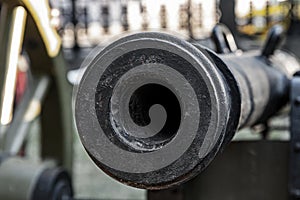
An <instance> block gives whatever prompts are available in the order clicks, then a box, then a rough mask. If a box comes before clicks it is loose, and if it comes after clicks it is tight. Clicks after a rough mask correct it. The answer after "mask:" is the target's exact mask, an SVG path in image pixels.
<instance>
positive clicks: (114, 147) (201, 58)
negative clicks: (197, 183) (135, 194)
mask: <svg viewBox="0 0 300 200" xmlns="http://www.w3.org/2000/svg"><path fill="white" fill-rule="evenodd" d="M208 57H209V56H208V54H207V53H206V51H204V50H202V51H200V50H198V49H197V48H195V47H194V46H192V45H191V44H189V43H186V42H184V41H182V40H179V39H177V38H174V37H172V36H169V35H165V34H157V33H143V34H137V35H133V36H129V37H127V38H124V39H121V40H119V41H117V42H115V43H113V44H112V45H110V46H108V47H107V48H105V50H103V51H102V52H101V53H100V54H99V55H98V56H97V57H96V58H95V59H94V60H93V61H92V62H91V64H90V65H89V68H88V69H87V71H86V73H85V75H84V77H83V79H82V81H81V83H80V86H79V88H78V94H77V99H76V103H75V115H76V122H77V128H78V130H79V132H80V133H83V134H80V137H81V140H82V142H83V144H84V146H85V148H86V150H87V152H88V153H89V155H90V156H91V158H92V159H93V160H94V161H95V163H96V164H97V165H98V166H99V167H100V168H102V169H103V170H104V171H106V172H107V173H108V174H110V175H111V176H113V177H114V178H116V179H118V180H119V181H121V182H124V183H127V184H129V185H133V186H135V187H140V188H151V189H158V188H163V187H167V186H170V185H173V184H177V183H179V182H182V181H185V180H187V179H188V178H191V177H193V176H194V175H196V174H198V172H199V171H201V170H203V169H204V167H205V166H206V165H207V164H208V163H209V162H210V161H211V160H212V158H213V157H214V156H215V154H216V153H217V151H218V150H219V148H220V146H221V144H222V141H223V139H224V135H225V132H226V127H227V126H226V125H227V124H228V123H232V121H231V119H230V121H229V116H230V115H232V116H234V114H233V113H231V110H232V109H231V104H232V103H231V98H230V96H231V95H230V94H231V92H233V91H237V86H236V85H237V84H234V87H235V89H234V90H230V89H229V86H228V85H227V84H226V81H225V78H224V76H222V75H221V73H220V72H219V70H218V69H217V67H216V66H215V65H214V64H213V63H212V62H211V60H210V59H208ZM143 70H146V73H145V72H143ZM123 76H128V78H126V79H122V77H123ZM128 80H131V81H129V82H128ZM232 80H234V79H232ZM151 84H155V85H156V86H163V87H164V88H166V89H167V91H169V92H171V93H173V94H174V95H175V97H177V98H175V100H176V101H178V102H179V105H180V108H179V109H180V116H179V118H180V121H179V122H178V123H179V124H180V125H179V126H178V124H175V127H174V126H173V125H172V124H170V123H172V122H169V123H168V119H166V124H165V126H164V127H163V128H162V129H161V130H162V131H163V130H164V129H165V130H166V131H164V132H160V131H159V132H158V133H155V132H153V129H150V131H148V133H149V134H148V136H149V137H147V135H137V134H132V133H131V132H127V130H126V129H124V126H122V124H124V123H123V122H124V121H123V119H122V116H124V115H122V113H124V110H125V111H126V112H125V114H126V113H128V112H130V111H128V110H126V109H127V108H128V107H133V108H134V107H137V108H138V109H137V110H139V109H140V110H142V111H144V110H145V109H146V110H147V109H149V107H151V106H153V105H156V104H161V105H162V106H164V108H165V112H166V113H167V116H168V114H173V113H172V110H169V109H168V107H167V106H166V104H165V102H164V100H163V97H166V98H167V99H166V100H167V101H170V103H171V104H172V103H174V102H175V104H176V101H174V99H173V98H169V97H167V96H164V95H165V92H159V91H157V90H153V89H150V90H147V91H145V92H144V93H148V92H149V93H150V96H147V95H146V96H143V95H137V96H140V98H135V100H134V101H133V102H139V101H140V100H143V99H146V100H147V99H149V98H150V99H151V98H152V99H154V100H153V101H152V100H151V101H146V100H144V102H145V103H144V104H143V103H141V104H139V103H132V102H130V99H131V97H132V96H134V91H135V90H138V89H139V88H142V87H143V86H145V85H146V86H147V85H148V86H149V85H150V86H151ZM124 85H125V86H126V85H128V87H129V88H127V89H126V87H125V88H122V86H124ZM119 88H121V89H119ZM114 91H123V96H122V95H121V96H119V98H120V99H124V101H125V102H128V105H127V106H125V107H123V106H120V107H118V104H123V103H124V102H123V101H122V102H117V103H116V102H115V101H111V100H112V99H118V98H115V96H116V95H117V96H118V95H119V94H118V93H117V92H116V93H115V92H114ZM157 92H158V94H159V95H162V98H159V95H157V94H156V93H157ZM124 96H125V97H124ZM235 96H238V93H237V95H235ZM132 104H133V106H129V105H132ZM149 104H150V105H149ZM125 105H126V104H125ZM126 107H127V108H126ZM144 107H145V108H144ZM129 110H130V108H129ZM132 110H135V109H132ZM150 110H151V108H150ZM219 111H221V112H219ZM236 111H237V113H239V107H237V108H236ZM168 112H169V113H168ZM170 112H171V113H170ZM116 113H117V114H116ZM120 113H121V114H120ZM224 113H225V114H224ZM131 114H132V113H131ZM137 115H138V114H137ZM175 115H176V114H175ZM120 116H121V117H120ZM131 116H132V115H131ZM133 116H135V114H134V113H133ZM171 116H172V115H171ZM237 116H238V115H237ZM148 117H149V116H148ZM168 117H169V116H168ZM130 118H132V117H130ZM139 118H142V120H141V119H139ZM139 118H138V117H137V118H133V119H132V121H136V122H139V120H140V122H142V123H145V122H146V123H145V124H146V127H145V126H142V125H141V127H137V128H138V130H137V131H136V129H131V130H133V131H132V132H139V130H143V129H144V128H147V119H146V118H147V116H144V115H142V116H139ZM144 118H145V119H144ZM236 121H237V120H233V122H236ZM127 122H128V121H127ZM128 123H131V124H133V125H132V126H133V127H134V123H135V122H130V121H129V122H128ZM148 123H149V122H148ZM148 125H149V126H150V125H151V123H150V124H148ZM168 126H171V128H168ZM176 126H178V127H176ZM230 126H234V125H231V124H230ZM129 128H132V127H131V126H130V127H129ZM144 130H145V129H144ZM151 130H152V132H151ZM140 132H142V131H140ZM146 132H147V131H146ZM159 135H164V136H161V137H160V136H159ZM166 135H167V136H166ZM152 139H154V140H152ZM131 143H132V145H131Z"/></svg>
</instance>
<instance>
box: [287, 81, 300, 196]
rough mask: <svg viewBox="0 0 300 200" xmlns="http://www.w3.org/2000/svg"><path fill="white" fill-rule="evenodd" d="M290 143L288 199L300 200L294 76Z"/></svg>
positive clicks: (298, 95)
mask: <svg viewBox="0 0 300 200" xmlns="http://www.w3.org/2000/svg"><path fill="white" fill-rule="evenodd" d="M290 101H291V114H290V120H291V127H290V132H291V141H290V161H289V164H290V165H289V193H290V199H291V200H296V199H300V171H299V168H300V154H299V153H300V77H299V76H295V78H293V80H292V84H291V100H290Z"/></svg>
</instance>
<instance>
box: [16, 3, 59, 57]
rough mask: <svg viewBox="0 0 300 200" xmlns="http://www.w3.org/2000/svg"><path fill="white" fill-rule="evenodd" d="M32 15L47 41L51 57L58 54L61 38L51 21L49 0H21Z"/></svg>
mask: <svg viewBox="0 0 300 200" xmlns="http://www.w3.org/2000/svg"><path fill="white" fill-rule="evenodd" d="M21 2H22V3H23V4H24V5H25V7H26V8H27V9H28V10H29V12H30V14H31V15H32V17H33V19H34V21H35V23H36V25H37V27H38V29H39V32H40V34H41V36H42V39H43V41H44V43H45V46H46V50H47V53H48V55H49V56H50V57H55V56H57V54H58V52H59V50H60V45H61V39H60V37H59V35H58V34H57V32H56V30H55V28H54V27H52V26H51V22H50V17H49V16H50V8H49V2H48V0H39V1H36V0H21Z"/></svg>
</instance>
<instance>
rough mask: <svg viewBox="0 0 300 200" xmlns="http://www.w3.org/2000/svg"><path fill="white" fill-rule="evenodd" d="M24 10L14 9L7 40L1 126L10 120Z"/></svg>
mask: <svg viewBox="0 0 300 200" xmlns="http://www.w3.org/2000/svg"><path fill="white" fill-rule="evenodd" d="M26 17H27V13H26V10H25V9H24V8H23V7H21V6H19V7H16V8H15V9H14V13H13V22H12V23H13V25H12V28H11V30H12V34H11V37H10V38H9V40H10V41H9V46H10V48H9V50H8V52H7V60H8V62H7V67H6V69H7V72H6V76H5V81H4V90H3V96H2V105H1V116H0V117H1V124H2V125H6V124H9V123H10V121H11V119H12V111H13V104H14V94H15V87H16V76H17V65H18V59H19V55H20V52H21V49H22V43H23V37H24V28H25V23H26Z"/></svg>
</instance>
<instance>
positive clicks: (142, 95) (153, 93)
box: [129, 84, 181, 143]
mask: <svg viewBox="0 0 300 200" xmlns="http://www.w3.org/2000/svg"><path fill="white" fill-rule="evenodd" d="M157 104H158V105H161V106H162V107H163V108H164V109H165V112H166V115H167V116H166V120H165V124H164V126H163V128H162V129H161V130H160V131H159V132H158V133H157V134H156V135H154V136H152V137H151V138H149V139H151V140H149V141H153V142H155V141H156V142H159V143H161V142H163V143H164V142H168V141H170V140H171V139H172V138H173V137H174V136H175V134H176V132H177V131H178V129H179V126H180V121H181V107H180V103H179V101H178V99H177V97H176V95H175V94H174V93H173V92H172V91H171V90H170V89H168V88H167V87H165V86H163V85H159V84H146V85H143V86H141V87H140V88H138V89H137V90H136V91H135V92H134V93H133V95H132V96H131V98H130V102H129V112H130V116H131V118H132V120H133V121H134V122H135V123H136V124H137V125H138V126H141V127H145V126H148V125H149V124H150V123H151V120H153V119H151V116H152V117H153V116H157V117H158V118H160V115H161V114H162V112H161V111H159V110H157V109H156V111H155V112H158V113H156V114H154V115H150V116H149V111H150V109H151V107H152V106H154V105H157ZM163 108H161V109H163ZM156 120H157V119H156Z"/></svg>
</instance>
